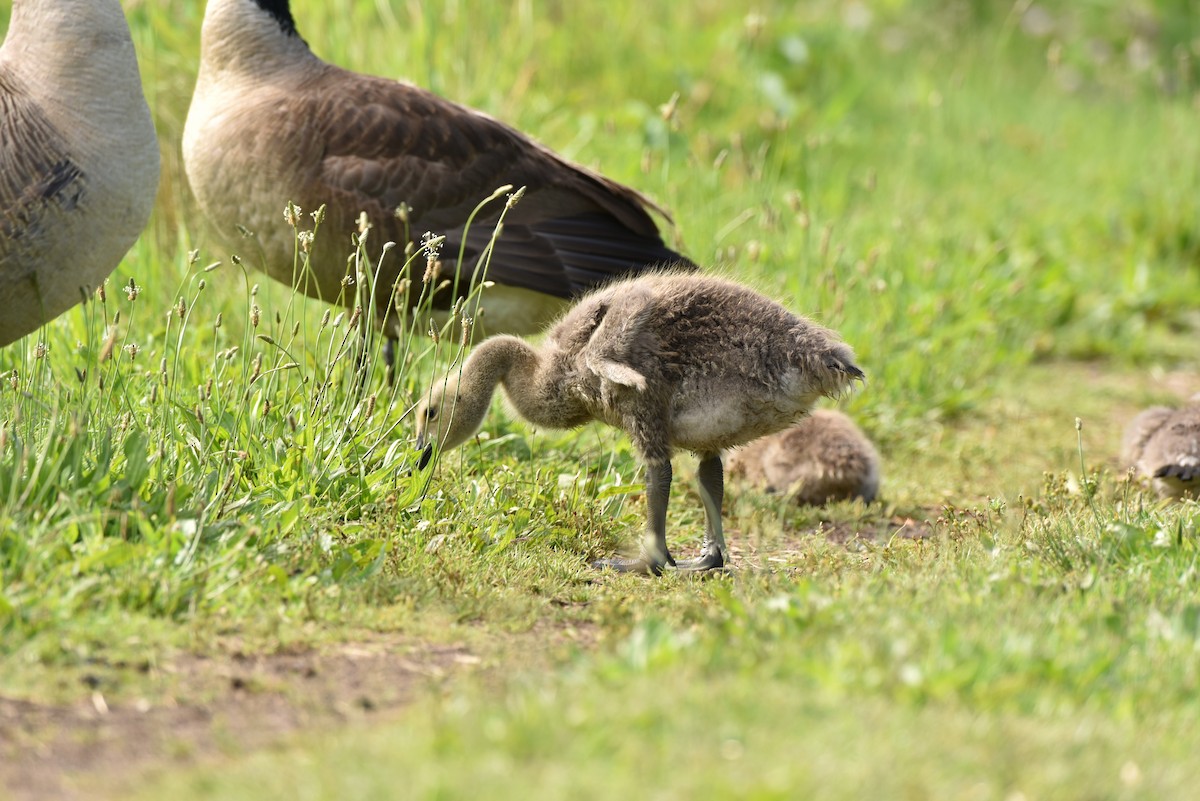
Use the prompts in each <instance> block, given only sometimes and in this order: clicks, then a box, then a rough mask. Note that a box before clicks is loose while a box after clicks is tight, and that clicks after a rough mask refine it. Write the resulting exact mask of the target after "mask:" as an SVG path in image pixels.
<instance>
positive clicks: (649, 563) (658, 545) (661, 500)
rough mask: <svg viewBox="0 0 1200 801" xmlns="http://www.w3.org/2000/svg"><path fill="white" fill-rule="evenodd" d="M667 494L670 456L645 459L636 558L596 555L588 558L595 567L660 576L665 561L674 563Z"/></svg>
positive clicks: (669, 485) (669, 477) (668, 495)
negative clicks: (643, 516)
mask: <svg viewBox="0 0 1200 801" xmlns="http://www.w3.org/2000/svg"><path fill="white" fill-rule="evenodd" d="M670 496H671V460H670V459H666V460H664V461H662V462H647V463H646V532H645V534H643V536H642V554H641V556H639V557H638V558H636V559H620V558H614V559H600V560H598V561H596V562H592V567H594V568H597V569H604V568H606V567H607V568H611V569H612V570H615V571H617V572H618V573H646V574H650V575H655V576H661V575H662V572H663V569H664V568H665V567H666V566H667V565H671V566H672V567H674V566H675V560H674V559H672V558H671V552H670V551H668V550H667V501H668V500H669V499H670Z"/></svg>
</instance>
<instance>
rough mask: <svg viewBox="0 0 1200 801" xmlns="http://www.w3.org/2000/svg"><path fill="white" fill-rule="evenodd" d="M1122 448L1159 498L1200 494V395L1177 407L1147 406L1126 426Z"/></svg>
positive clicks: (1192, 496)
mask: <svg viewBox="0 0 1200 801" xmlns="http://www.w3.org/2000/svg"><path fill="white" fill-rule="evenodd" d="M1122 450H1123V453H1124V457H1123V458H1124V461H1125V464H1127V465H1129V466H1130V467H1132V468H1134V469H1135V470H1136V471H1137V473H1138V474H1139V475H1140V476H1142V477H1143V478H1146V479H1149V480H1150V482H1151V484H1152V485H1153V487H1154V490H1155V491H1156V492H1157V493H1158V496H1159V497H1160V498H1175V499H1178V498H1185V497H1187V498H1195V497H1197V496H1200V396H1197V397H1194V398H1192V401H1191V403H1189V404H1188V405H1187V406H1184V407H1182V408H1179V409H1169V408H1167V407H1165V406H1154V407H1151V408H1149V409H1146V410H1145V411H1144V412H1142V413H1141V414H1139V415H1138V416H1137V417H1135V418H1133V421H1132V422H1131V423H1130V424H1129V427H1128V428H1127V429H1126V430H1125V442H1124V447H1123V449H1122Z"/></svg>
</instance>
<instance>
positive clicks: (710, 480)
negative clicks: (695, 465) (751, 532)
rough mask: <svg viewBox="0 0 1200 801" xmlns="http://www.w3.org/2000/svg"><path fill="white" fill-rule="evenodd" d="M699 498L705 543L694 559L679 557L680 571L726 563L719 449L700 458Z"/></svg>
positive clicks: (714, 567) (727, 552)
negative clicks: (702, 506)
mask: <svg viewBox="0 0 1200 801" xmlns="http://www.w3.org/2000/svg"><path fill="white" fill-rule="evenodd" d="M698 475H699V478H700V500H702V501H704V547H703V549H702V552H701V554H700V556H699V557H698V558H696V559H680V560H679V563H678V567H679V569H680V570H681V571H687V572H693V573H699V572H702V571H705V570H717V569H719V568H722V567H724V566H725V561H726V558H727V555H728V554H729V550H728V549H727V548H726V547H725V533H724V530H723V528H722V526H721V504H722V502H723V501H724V497H725V471H724V468H723V467H722V465H721V455H720V454H719V453H714V454H710V455H708V456H704V457H702V458H701V459H700V469H699V471H698Z"/></svg>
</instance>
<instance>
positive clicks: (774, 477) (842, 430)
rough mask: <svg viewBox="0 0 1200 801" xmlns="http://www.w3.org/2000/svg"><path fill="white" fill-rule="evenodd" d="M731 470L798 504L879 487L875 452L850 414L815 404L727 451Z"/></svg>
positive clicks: (865, 496)
mask: <svg viewBox="0 0 1200 801" xmlns="http://www.w3.org/2000/svg"><path fill="white" fill-rule="evenodd" d="M726 461H727V463H728V466H729V474H730V476H737V477H740V478H742V479H743V480H745V481H746V482H747V483H750V484H753V485H755V486H757V487H761V488H762V489H764V490H766V491H767V492H779V493H787V495H788V496H789V498H790V499H791V500H792V501H794V502H795V503H798V504H807V505H812V506H821V505H823V504H826V503H828V502H830V501H840V500H849V499H852V498H861V499H862V500H863V501H865V502H867V503H870V502H871V501H873V500H874V499H875V496H876V494H877V493H878V492H879V474H880V469H879V452H878V451H877V450H875V446H874V445H872V444H871V441H870V440H869V439H867V438H866V436H865V435H864V434H863V433H862V431H860V430H859V428H858V426H856V425H854V421H852V420H851V419H850V418H849V417H847V416H846V415H844V414H842V413H841V412H839V411H836V410H834V409H817V410H816V411H814V412H813V413H812V415H811V416H810V417H808V418H805V419H804V420H801V421H800V422H799V423H797V424H796V425H794V426H792V427H791V428H789V429H786V430H785V431H780V432H779V433H777V434H772V435H770V436H767V437H763V438H761V439H756V440H754V441H753V442H751V443H749V444H748V445H745V446H744V447H741V448H738V449H737V450H735V451H733V452H732V453H730V454H729V456H728V457H727V460H726Z"/></svg>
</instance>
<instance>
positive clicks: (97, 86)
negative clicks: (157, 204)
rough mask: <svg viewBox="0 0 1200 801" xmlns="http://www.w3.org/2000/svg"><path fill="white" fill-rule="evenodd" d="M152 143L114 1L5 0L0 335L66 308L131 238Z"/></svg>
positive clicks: (148, 199)
mask: <svg viewBox="0 0 1200 801" xmlns="http://www.w3.org/2000/svg"><path fill="white" fill-rule="evenodd" d="M157 186H158V142H157V140H156V139H155V136H154V123H153V122H152V121H151V119H150V109H149V108H148V107H147V106H146V99H145V97H144V96H143V95H142V83H141V78H140V77H139V75H138V65H137V58H136V56H135V54H134V51H133V41H132V39H131V38H130V35H129V26H128V24H127V23H126V22H125V15H124V14H123V13H122V11H121V5H120V3H118V2H117V0H14V2H13V4H12V17H11V18H10V19H9V27H8V35H7V38H6V39H5V40H4V44H3V45H0V308H2V309H3V310H4V312H3V314H0V345H7V344H9V343H11V342H13V341H15V340H17V339H20V338H21V337H23V336H25V335H26V334H28V333H30V332H32V331H34V330H36V329H37V328H38V327H40V326H41V325H42V324H43V323H46V322H48V321H49V320H52V319H53V318H55V317H57V316H58V315H60V314H62V313H63V312H65V311H66V310H67V309H69V308H71V307H72V306H74V305H75V304H77V303H79V302H80V301H81V300H84V299H86V298H87V297H88V296H89V295H90V293H91V292H92V291H93V290H94V289H95V288H96V287H97V286H98V285H99V284H101V283H102V282H103V281H104V279H105V278H107V277H108V275H109V273H111V272H112V271H113V269H114V268H115V267H116V266H117V264H118V263H119V262H120V260H121V257H122V256H124V255H125V253H126V251H128V250H129V247H130V246H131V245H132V244H133V242H134V240H135V239H137V237H138V234H140V233H141V231H142V228H143V227H145V225H146V220H147V218H148V217H149V216H150V208H151V206H153V204H154V195H155V190H156V189H157Z"/></svg>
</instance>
